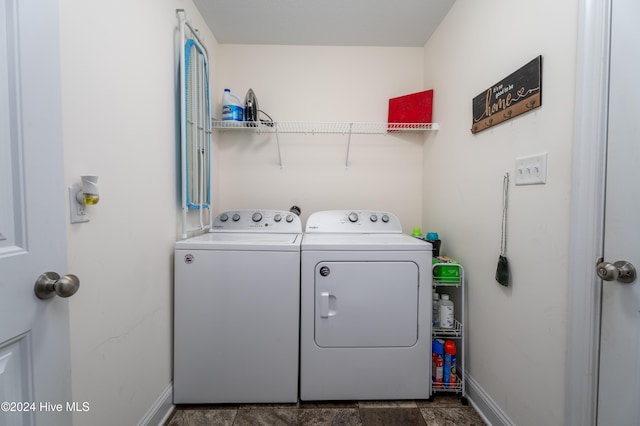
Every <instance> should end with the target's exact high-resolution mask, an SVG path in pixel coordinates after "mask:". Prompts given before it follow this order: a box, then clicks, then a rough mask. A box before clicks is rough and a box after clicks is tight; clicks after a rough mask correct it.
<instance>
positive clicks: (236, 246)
mask: <svg viewBox="0 0 640 426" xmlns="http://www.w3.org/2000/svg"><path fill="white" fill-rule="evenodd" d="M301 239H302V225H301V222H300V218H299V217H298V216H297V215H295V214H292V213H290V212H287V211H279V210H236V211H230V212H225V213H222V214H220V215H218V216H217V217H216V218H215V220H214V223H213V227H212V232H210V233H207V234H204V235H201V236H198V237H194V238H190V239H186V240H183V241H179V242H177V243H176V250H175V290H174V379H173V400H174V403H175V404H195V403H263V402H264V403H267V402H271V403H276V402H296V401H297V400H298V352H299V345H298V343H299V339H298V336H299V316H300V309H299V303H300V242H301Z"/></svg>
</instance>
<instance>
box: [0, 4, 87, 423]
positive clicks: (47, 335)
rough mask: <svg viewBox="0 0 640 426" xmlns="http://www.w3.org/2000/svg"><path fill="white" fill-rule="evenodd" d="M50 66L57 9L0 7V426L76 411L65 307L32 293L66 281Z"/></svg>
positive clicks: (56, 108) (66, 416)
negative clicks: (39, 284) (59, 277)
mask: <svg viewBox="0 0 640 426" xmlns="http://www.w3.org/2000/svg"><path fill="white" fill-rule="evenodd" d="M59 56H60V55H59V41H58V2H57V1H52V0H0V234H1V235H2V236H0V426H5V425H6V426H15V425H34V424H35V425H42V426H44V425H47V426H49V425H56V426H63V425H64V426H68V425H70V424H71V422H72V418H71V417H72V416H71V414H72V411H73V409H75V408H78V407H77V406H76V405H73V404H72V401H71V383H70V382H71V366H70V358H69V314H68V300H67V299H62V298H60V297H58V296H55V297H54V298H51V299H49V300H46V301H45V300H40V299H39V298H37V297H36V296H35V293H34V283H35V281H36V279H37V278H38V276H39V275H40V274H41V273H43V272H47V271H54V272H59V273H61V274H64V273H66V271H65V269H66V241H65V238H66V231H65V207H64V196H65V191H64V179H63V157H62V128H61V124H62V114H61V103H60V61H59ZM68 403H71V404H70V405H68ZM79 408H80V409H82V408H83V406H82V404H81V405H80V407H79Z"/></svg>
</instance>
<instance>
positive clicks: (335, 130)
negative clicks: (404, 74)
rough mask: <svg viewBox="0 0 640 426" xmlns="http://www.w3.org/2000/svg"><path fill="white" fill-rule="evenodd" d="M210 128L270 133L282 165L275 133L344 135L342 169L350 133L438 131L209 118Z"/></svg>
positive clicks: (433, 126)
mask: <svg viewBox="0 0 640 426" xmlns="http://www.w3.org/2000/svg"><path fill="white" fill-rule="evenodd" d="M211 128H213V129H217V130H219V131H227V130H232V131H238V130H248V131H253V132H255V133H273V134H275V135H276V143H277V145H278V161H279V162H280V168H282V154H281V151H280V139H279V138H278V135H280V134H285V133H298V134H306V135H316V134H337V135H345V136H347V137H348V140H347V156H346V160H345V163H344V165H345V169H348V168H349V151H350V149H351V135H386V134H394V133H406V132H424V131H429V130H438V129H439V128H440V127H439V126H438V124H437V123H337V122H302V121H260V122H254V121H231V120H224V121H217V120H212V121H211Z"/></svg>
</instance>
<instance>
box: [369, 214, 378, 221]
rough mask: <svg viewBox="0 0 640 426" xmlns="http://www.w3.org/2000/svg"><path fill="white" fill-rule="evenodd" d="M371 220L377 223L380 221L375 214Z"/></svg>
mask: <svg viewBox="0 0 640 426" xmlns="http://www.w3.org/2000/svg"><path fill="white" fill-rule="evenodd" d="M369 219H371V222H377V221H378V216H376V215H375V214H372V215H371V217H370V218H369Z"/></svg>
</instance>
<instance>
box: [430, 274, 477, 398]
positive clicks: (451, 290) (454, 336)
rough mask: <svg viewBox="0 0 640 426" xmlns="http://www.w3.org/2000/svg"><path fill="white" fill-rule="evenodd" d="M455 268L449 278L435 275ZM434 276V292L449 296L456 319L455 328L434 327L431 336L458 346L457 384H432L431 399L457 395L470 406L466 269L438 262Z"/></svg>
mask: <svg viewBox="0 0 640 426" xmlns="http://www.w3.org/2000/svg"><path fill="white" fill-rule="evenodd" d="M439 267H446V268H455V269H457V273H455V271H454V273H453V274H452V275H453V278H452V277H451V276H448V277H446V278H445V277H441V276H439V275H438V274H436V273H435V271H436V270H437V268H439ZM432 271H434V274H433V290H434V291H438V292H441V293H444V294H448V295H449V296H450V297H451V298H452V299H453V300H454V301H455V302H456V303H455V318H454V326H453V328H441V327H433V328H432V330H431V335H432V338H433V339H445V340H454V341H455V342H456V344H457V347H458V349H457V353H456V364H457V365H456V376H457V380H456V381H455V383H442V384H440V383H434V382H433V381H432V383H431V399H433V395H434V393H438V392H446V393H456V394H458V395H460V402H461V403H462V405H468V403H469V401H468V400H467V393H466V380H465V379H466V378H465V373H464V369H465V367H466V364H465V347H464V340H465V339H464V315H465V310H466V306H465V297H464V268H463V267H462V265H460V264H459V263H449V262H438V263H433V265H432Z"/></svg>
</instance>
